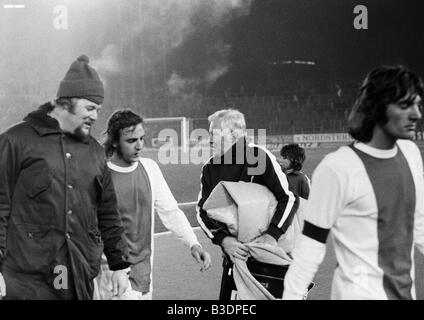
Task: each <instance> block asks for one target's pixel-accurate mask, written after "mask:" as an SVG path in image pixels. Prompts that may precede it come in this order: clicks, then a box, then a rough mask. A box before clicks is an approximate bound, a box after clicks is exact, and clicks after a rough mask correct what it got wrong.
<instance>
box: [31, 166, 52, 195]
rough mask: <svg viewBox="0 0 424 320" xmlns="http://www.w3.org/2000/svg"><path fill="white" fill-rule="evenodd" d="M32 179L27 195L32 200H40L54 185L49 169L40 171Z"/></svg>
mask: <svg viewBox="0 0 424 320" xmlns="http://www.w3.org/2000/svg"><path fill="white" fill-rule="evenodd" d="M30 178H31V179H30V182H31V184H30V185H29V188H28V192H27V194H28V197H30V198H31V199H36V198H38V197H39V196H40V195H41V194H42V193H43V192H44V191H46V190H47V189H49V188H50V185H51V183H52V177H51V173H50V170H49V169H48V168H44V169H42V170H40V171H39V172H38V173H36V174H35V175H34V176H32V177H30Z"/></svg>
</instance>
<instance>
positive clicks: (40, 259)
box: [7, 223, 60, 274]
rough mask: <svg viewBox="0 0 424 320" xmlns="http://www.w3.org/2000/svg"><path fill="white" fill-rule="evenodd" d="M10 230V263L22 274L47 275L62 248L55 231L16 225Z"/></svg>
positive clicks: (31, 225)
mask: <svg viewBox="0 0 424 320" xmlns="http://www.w3.org/2000/svg"><path fill="white" fill-rule="evenodd" d="M9 228H10V232H8V238H7V245H8V257H7V259H8V263H10V264H11V265H12V266H13V268H14V269H16V270H19V271H20V272H24V273H33V272H35V273H41V274H47V273H48V272H49V267H50V265H51V263H52V262H53V261H54V258H55V256H56V254H57V248H58V246H60V241H58V239H54V237H53V235H52V231H53V230H52V229H51V228H50V227H48V226H43V225H35V224H14V223H12V224H11V225H10V226H9Z"/></svg>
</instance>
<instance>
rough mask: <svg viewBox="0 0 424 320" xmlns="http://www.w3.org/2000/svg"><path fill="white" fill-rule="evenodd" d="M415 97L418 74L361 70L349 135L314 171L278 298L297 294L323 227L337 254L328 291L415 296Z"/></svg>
mask: <svg viewBox="0 0 424 320" xmlns="http://www.w3.org/2000/svg"><path fill="white" fill-rule="evenodd" d="M422 97H423V82H422V80H421V79H420V78H419V77H418V76H417V75H416V74H414V73H412V72H410V71H408V70H405V69H404V68H403V67H380V68H377V69H375V70H373V71H371V72H370V73H369V74H368V75H367V77H366V78H365V80H364V82H363V84H362V86H361V88H360V89H359V92H358V95H357V99H356V102H355V103H354V106H353V109H352V111H351V114H350V116H349V119H348V129H349V133H350V135H351V136H352V137H353V138H354V139H355V140H356V141H355V142H354V143H353V144H352V145H350V146H343V147H341V148H339V149H338V150H337V151H336V152H333V153H330V154H329V155H327V156H326V157H325V158H324V159H323V160H322V161H321V163H320V164H319V165H318V167H317V168H316V170H315V172H314V174H313V177H312V181H313V183H312V188H311V193H310V197H309V201H308V203H307V205H306V208H305V211H304V216H305V225H304V228H303V234H302V236H301V237H300V239H299V241H298V242H297V243H296V246H295V249H294V252H293V258H294V261H293V262H292V264H291V265H290V268H289V270H288V272H287V275H286V278H285V282H284V285H285V290H284V296H283V298H284V299H302V296H303V293H304V292H305V291H306V287H307V285H308V284H309V283H310V282H311V281H312V279H313V277H314V275H315V273H316V272H317V270H318V267H319V265H320V263H321V262H322V261H323V259H324V256H325V248H326V245H325V243H326V239H327V236H328V233H329V231H330V230H331V231H332V237H333V240H334V248H335V253H336V257H337V261H338V266H337V268H336V270H335V273H334V277H333V283H332V290H331V297H332V299H415V287H414V245H416V246H417V248H418V249H419V250H420V251H421V252H422V253H424V212H423V209H424V208H423V201H424V198H423V191H424V190H423V163H422V159H421V153H420V150H419V149H418V147H417V146H416V145H415V143H414V142H412V141H411V140H412V139H413V138H414V136H415V130H416V125H417V122H418V120H420V119H421V112H422Z"/></svg>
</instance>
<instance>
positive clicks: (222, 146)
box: [197, 109, 299, 262]
mask: <svg viewBox="0 0 424 320" xmlns="http://www.w3.org/2000/svg"><path fill="white" fill-rule="evenodd" d="M208 120H209V122H210V130H209V133H210V136H211V147H212V149H213V153H214V156H213V157H212V158H211V159H210V160H209V161H208V162H207V163H206V164H205V165H204V166H203V169H202V175H201V190H200V193H199V201H198V214H197V219H198V222H199V224H200V226H201V228H202V229H203V231H204V232H205V233H206V235H207V236H208V237H209V238H211V240H212V242H213V243H214V244H216V245H219V246H221V248H222V250H223V252H224V253H225V254H226V258H229V259H230V260H231V261H233V262H234V259H235V258H238V259H243V260H246V259H247V257H248V249H247V248H246V246H245V245H244V244H243V243H241V242H239V241H238V240H237V238H235V237H234V236H232V235H231V234H230V232H229V231H228V228H227V226H226V225H225V224H223V223H220V222H218V221H215V220H213V219H211V218H210V217H208V215H207V213H206V211H205V210H204V209H203V204H204V203H205V201H206V200H207V198H208V197H209V195H210V194H211V192H212V190H213V189H214V188H215V186H216V185H217V184H218V183H219V182H220V181H245V182H253V183H258V184H261V185H264V186H265V187H267V188H268V189H269V190H270V191H271V192H272V193H273V195H274V196H275V198H276V200H277V201H278V204H277V208H276V210H275V213H274V215H273V217H272V219H271V223H270V225H269V228H268V230H267V231H266V232H265V233H264V234H263V235H261V236H260V237H259V238H258V239H256V241H258V242H263V243H269V244H273V245H277V241H278V239H279V238H280V237H281V236H282V235H283V234H284V233H285V232H286V231H287V229H288V227H289V226H290V225H291V223H292V221H293V218H294V215H295V213H296V211H297V208H298V206H299V198H298V196H296V195H295V194H293V193H292V192H291V191H290V190H289V186H288V182H287V178H286V176H285V175H284V173H283V172H282V171H281V168H280V166H279V164H278V162H277V160H276V158H275V156H274V155H272V154H271V153H270V152H269V151H268V150H266V149H264V148H262V147H259V146H257V145H254V144H251V143H248V142H247V140H246V123H245V119H244V115H243V114H242V113H241V112H239V111H237V110H233V109H225V110H220V111H217V112H216V113H214V114H213V115H211V116H210V117H209V119H208Z"/></svg>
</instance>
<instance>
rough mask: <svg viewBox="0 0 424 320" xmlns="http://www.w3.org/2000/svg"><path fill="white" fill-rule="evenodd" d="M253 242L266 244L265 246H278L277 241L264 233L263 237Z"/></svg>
mask: <svg viewBox="0 0 424 320" xmlns="http://www.w3.org/2000/svg"><path fill="white" fill-rule="evenodd" d="M253 242H256V243H266V244H270V245H272V246H277V245H278V243H277V240H275V238H274V237H273V236H271V235H270V234H268V233H264V234H263V235H261V236H259V237H257V238H256V239H255V241H253Z"/></svg>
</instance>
